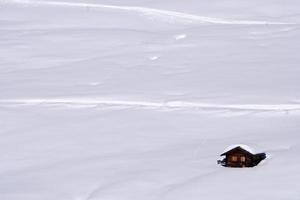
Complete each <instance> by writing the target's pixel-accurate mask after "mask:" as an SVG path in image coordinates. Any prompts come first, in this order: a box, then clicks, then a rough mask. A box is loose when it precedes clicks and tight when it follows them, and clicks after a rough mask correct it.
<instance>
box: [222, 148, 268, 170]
mask: <svg viewBox="0 0 300 200" xmlns="http://www.w3.org/2000/svg"><path fill="white" fill-rule="evenodd" d="M221 156H225V158H224V159H223V160H218V164H221V165H222V166H224V167H239V168H242V167H254V166H256V165H258V164H259V163H260V162H261V161H262V160H264V159H265V158H266V154H265V153H258V154H256V153H254V151H253V150H251V149H250V148H249V147H248V146H246V145H234V146H231V147H229V148H227V149H226V150H225V151H224V153H222V154H221Z"/></svg>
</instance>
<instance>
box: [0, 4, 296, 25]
mask: <svg viewBox="0 0 300 200" xmlns="http://www.w3.org/2000/svg"><path fill="white" fill-rule="evenodd" d="M1 2H4V3H17V4H26V5H34V6H47V5H48V6H67V7H83V8H96V9H114V10H120V11H130V12H136V13H139V14H143V15H145V16H149V17H151V18H152V19H159V20H163V21H168V22H173V23H174V22H183V23H208V24H233V25H266V24H268V25H272V24H273V25H284V24H294V23H283V22H269V21H252V20H228V19H221V18H214V17H206V16H199V15H194V14H188V13H183V12H177V11H170V10H161V9H155V8H147V7H138V6H116V5H106V4H95V3H79V2H65V1H38V0H9V1H8V0H2V1H1V0H0V3H1Z"/></svg>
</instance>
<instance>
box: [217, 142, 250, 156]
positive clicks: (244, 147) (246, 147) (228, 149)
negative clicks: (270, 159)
mask: <svg viewBox="0 0 300 200" xmlns="http://www.w3.org/2000/svg"><path fill="white" fill-rule="evenodd" d="M237 147H241V148H242V149H244V150H246V151H248V152H249V153H252V154H255V151H254V150H253V149H252V148H250V147H249V146H247V145H245V144H234V145H231V146H229V147H227V148H226V149H225V150H224V151H223V153H222V154H224V153H226V152H228V151H230V150H232V149H235V148H237Z"/></svg>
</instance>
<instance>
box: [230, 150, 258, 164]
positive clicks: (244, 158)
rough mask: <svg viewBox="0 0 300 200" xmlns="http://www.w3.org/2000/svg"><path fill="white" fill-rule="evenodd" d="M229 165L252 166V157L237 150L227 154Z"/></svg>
mask: <svg viewBox="0 0 300 200" xmlns="http://www.w3.org/2000/svg"><path fill="white" fill-rule="evenodd" d="M226 162H227V166H229V167H252V166H253V164H252V157H251V156H250V155H248V154H244V153H239V152H235V153H232V154H229V155H227V156H226Z"/></svg>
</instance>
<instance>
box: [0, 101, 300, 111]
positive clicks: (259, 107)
mask: <svg viewBox="0 0 300 200" xmlns="http://www.w3.org/2000/svg"><path fill="white" fill-rule="evenodd" d="M7 105H40V106H75V107H76V106H80V107H81V106H83V107H84V106H126V107H134V108H156V109H164V108H165V109H168V108H169V109H170V108H175V109H200V110H201V109H202V110H212V111H218V110H226V111H232V112H236V111H257V112H295V111H300V104H297V103H295V104H209V103H199V102H187V101H169V102H152V101H129V100H108V99H96V98H95V99H92V98H86V99H85V98H63V99H54V98H53V99H6V100H0V106H7Z"/></svg>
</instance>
